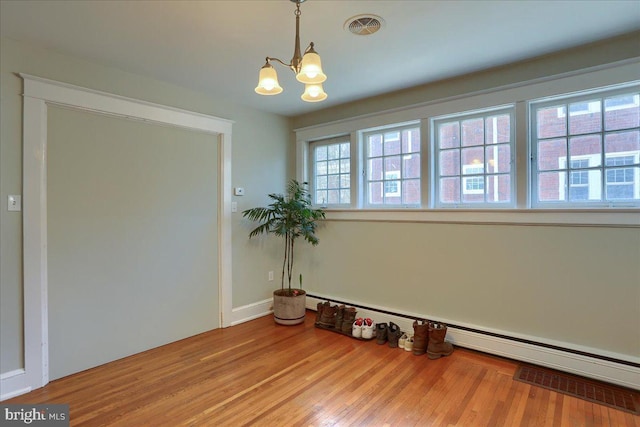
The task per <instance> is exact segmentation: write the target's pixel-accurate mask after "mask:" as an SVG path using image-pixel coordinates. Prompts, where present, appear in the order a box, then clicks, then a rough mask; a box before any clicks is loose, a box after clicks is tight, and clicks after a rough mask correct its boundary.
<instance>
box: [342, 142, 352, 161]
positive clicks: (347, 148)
mask: <svg viewBox="0 0 640 427" xmlns="http://www.w3.org/2000/svg"><path fill="white" fill-rule="evenodd" d="M340 157H341V158H343V159H348V158H349V157H351V144H349V143H348V142H345V143H343V144H340Z"/></svg>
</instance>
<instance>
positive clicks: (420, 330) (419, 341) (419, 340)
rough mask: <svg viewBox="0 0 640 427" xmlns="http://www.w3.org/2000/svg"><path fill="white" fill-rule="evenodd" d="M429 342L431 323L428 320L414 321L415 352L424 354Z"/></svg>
mask: <svg viewBox="0 0 640 427" xmlns="http://www.w3.org/2000/svg"><path fill="white" fill-rule="evenodd" d="M427 344H429V323H428V322H427V321H426V320H414V321H413V350H412V351H413V354H415V355H416V356H420V355H423V354H425V353H426V352H427Z"/></svg>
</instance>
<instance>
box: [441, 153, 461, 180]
mask: <svg viewBox="0 0 640 427" xmlns="http://www.w3.org/2000/svg"><path fill="white" fill-rule="evenodd" d="M438 162H439V163H438V164H439V165H440V176H452V175H460V150H447V151H441V152H440V156H439V159H438Z"/></svg>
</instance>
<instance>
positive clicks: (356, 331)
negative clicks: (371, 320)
mask: <svg viewBox="0 0 640 427" xmlns="http://www.w3.org/2000/svg"><path fill="white" fill-rule="evenodd" d="M358 323H360V324H359V325H358ZM351 335H353V336H354V337H355V338H362V319H356V321H355V322H353V325H352V326H351Z"/></svg>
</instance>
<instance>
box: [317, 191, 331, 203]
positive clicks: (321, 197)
mask: <svg viewBox="0 0 640 427" xmlns="http://www.w3.org/2000/svg"><path fill="white" fill-rule="evenodd" d="M327 200H328V196H327V192H326V191H316V204H319V205H326V204H327Z"/></svg>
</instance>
